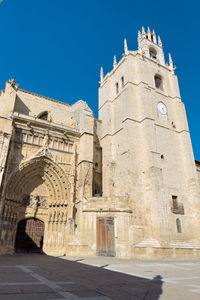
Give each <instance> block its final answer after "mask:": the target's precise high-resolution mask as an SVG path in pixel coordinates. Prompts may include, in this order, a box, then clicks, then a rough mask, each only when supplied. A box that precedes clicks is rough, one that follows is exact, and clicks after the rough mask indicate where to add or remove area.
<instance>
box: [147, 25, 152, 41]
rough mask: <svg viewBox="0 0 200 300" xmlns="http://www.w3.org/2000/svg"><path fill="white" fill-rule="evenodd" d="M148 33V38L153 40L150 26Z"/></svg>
mask: <svg viewBox="0 0 200 300" xmlns="http://www.w3.org/2000/svg"><path fill="white" fill-rule="evenodd" d="M147 35H148V39H149V40H150V41H151V30H150V28H149V26H148V30H147Z"/></svg>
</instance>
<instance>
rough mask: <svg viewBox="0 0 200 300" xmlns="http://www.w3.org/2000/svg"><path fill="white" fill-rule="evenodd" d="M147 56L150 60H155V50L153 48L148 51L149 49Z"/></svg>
mask: <svg viewBox="0 0 200 300" xmlns="http://www.w3.org/2000/svg"><path fill="white" fill-rule="evenodd" d="M149 56H150V57H151V58H154V59H156V58H157V52H156V50H155V49H154V48H150V49H149Z"/></svg>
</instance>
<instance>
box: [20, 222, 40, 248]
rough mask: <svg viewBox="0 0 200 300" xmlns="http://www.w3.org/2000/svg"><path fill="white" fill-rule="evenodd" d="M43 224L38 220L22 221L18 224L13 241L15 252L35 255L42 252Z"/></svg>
mask: <svg viewBox="0 0 200 300" xmlns="http://www.w3.org/2000/svg"><path fill="white" fill-rule="evenodd" d="M43 237H44V223H43V222H42V221H40V220H38V219H35V218H30V219H24V220H22V221H20V222H19V223H18V226H17V234H16V240H15V250H16V252H24V253H37V252H41V251H42V246H43Z"/></svg>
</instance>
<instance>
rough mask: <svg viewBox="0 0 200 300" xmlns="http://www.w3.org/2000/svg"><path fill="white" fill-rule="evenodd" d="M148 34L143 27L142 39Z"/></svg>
mask: <svg viewBox="0 0 200 300" xmlns="http://www.w3.org/2000/svg"><path fill="white" fill-rule="evenodd" d="M145 34H146V32H145V30H144V26H142V37H144V36H145Z"/></svg>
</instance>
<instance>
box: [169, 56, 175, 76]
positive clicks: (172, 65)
mask: <svg viewBox="0 0 200 300" xmlns="http://www.w3.org/2000/svg"><path fill="white" fill-rule="evenodd" d="M169 67H170V70H171V71H172V72H174V69H175V68H174V64H173V60H172V57H171V54H170V53H169Z"/></svg>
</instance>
